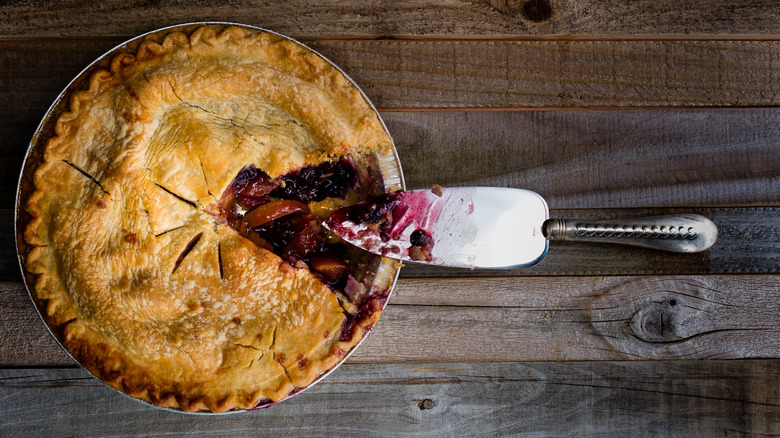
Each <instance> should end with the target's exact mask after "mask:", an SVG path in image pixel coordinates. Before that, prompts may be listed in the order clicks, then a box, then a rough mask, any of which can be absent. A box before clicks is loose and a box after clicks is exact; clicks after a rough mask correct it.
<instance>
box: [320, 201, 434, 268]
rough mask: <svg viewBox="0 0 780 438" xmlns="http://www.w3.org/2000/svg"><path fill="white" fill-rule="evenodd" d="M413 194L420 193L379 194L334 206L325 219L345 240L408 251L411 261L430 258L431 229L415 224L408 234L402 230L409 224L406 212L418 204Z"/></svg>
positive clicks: (390, 252)
mask: <svg viewBox="0 0 780 438" xmlns="http://www.w3.org/2000/svg"><path fill="white" fill-rule="evenodd" d="M416 198H421V197H420V196H419V195H418V194H415V192H396V193H387V194H383V195H379V196H377V197H375V198H372V199H368V200H366V201H363V202H360V203H357V204H354V205H350V206H348V207H343V208H341V209H339V210H337V211H336V212H335V213H334V214H333V215H332V216H331V217H329V218H328V219H327V220H326V223H327V224H328V226H329V227H330V228H331V229H333V230H335V231H337V232H338V233H339V234H340V235H342V236H344V237H345V238H347V239H348V240H351V241H353V242H356V243H360V244H361V245H362V246H365V247H367V248H372V250H373V249H376V250H378V251H379V252H381V253H382V255H385V256H388V257H402V256H403V255H408V257H409V258H410V259H411V260H414V261H431V260H432V256H431V250H432V249H433V243H434V239H433V236H432V235H431V232H430V231H429V230H426V229H423V228H417V229H415V230H414V231H412V232H411V234H408V237H406V236H407V234H406V233H405V232H406V230H407V228H409V227H410V226H411V225H413V224H412V221H410V217H409V215H408V214H407V213H409V212H410V209H414V208H419V204H420V202H418V201H419V200H418V199H416ZM407 239H408V242H407V241H406V240H407ZM380 242H381V243H380ZM404 252H406V254H404Z"/></svg>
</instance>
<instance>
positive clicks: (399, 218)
mask: <svg viewBox="0 0 780 438" xmlns="http://www.w3.org/2000/svg"><path fill="white" fill-rule="evenodd" d="M437 192H438V191H437ZM325 226H326V227H327V228H328V229H330V230H331V231H332V232H334V233H335V234H337V235H338V236H340V237H341V238H342V239H344V240H346V241H347V242H349V243H351V244H353V245H356V246H358V247H360V248H362V249H364V250H366V251H369V252H372V253H374V254H379V255H383V256H387V257H391V258H396V259H400V260H405V261H415V262H420V263H428V264H432V265H439V266H450V267H459V268H494V269H495V268H524V267H528V266H532V265H535V264H537V263H539V262H540V261H542V259H543V258H544V256H545V255H546V254H547V248H548V240H570V241H583V242H608V243H622V244H627V245H635V246H643V247H647V248H655V249H661V250H666V251H672V252H681V253H692V252H700V251H705V250H706V249H708V248H710V247H711V246H712V245H713V244H714V243H715V241H716V239H717V235H718V230H717V227H716V226H715V224H714V223H713V222H712V221H711V220H709V219H708V218H706V217H704V216H700V215H695V214H681V215H668V216H649V217H642V218H632V219H626V220H609V221H597V220H573V219H550V218H549V210H548V208H547V203H546V202H545V200H544V198H542V197H541V196H540V195H539V194H537V193H535V192H532V191H530V190H522V189H510V188H499V187H454V188H445V189H442V190H441V191H440V192H439V193H438V194H437V193H433V192H432V191H431V190H413V191H406V192H397V193H395V194H393V195H387V196H385V197H384V198H381V199H379V200H377V201H374V202H373V203H372V202H364V203H361V204H357V206H352V207H346V208H345V209H341V210H339V211H337V212H336V213H334V214H333V215H332V216H331V217H329V218H328V219H327V220H326V221H325ZM413 243H414V245H413ZM431 244H432V246H431Z"/></svg>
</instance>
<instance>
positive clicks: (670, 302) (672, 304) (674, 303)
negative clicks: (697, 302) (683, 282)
mask: <svg viewBox="0 0 780 438" xmlns="http://www.w3.org/2000/svg"><path fill="white" fill-rule="evenodd" d="M669 305H670V306H676V305H677V300H669Z"/></svg>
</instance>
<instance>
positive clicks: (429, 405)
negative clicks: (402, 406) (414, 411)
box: [417, 398, 436, 411]
mask: <svg viewBox="0 0 780 438" xmlns="http://www.w3.org/2000/svg"><path fill="white" fill-rule="evenodd" d="M435 406H436V402H434V401H433V400H431V399H429V398H426V399H424V400H420V403H418V404H417V407H418V408H420V410H421V411H427V410H430V409H433V408H434V407H435Z"/></svg>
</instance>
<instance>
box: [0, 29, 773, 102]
mask: <svg viewBox="0 0 780 438" xmlns="http://www.w3.org/2000/svg"><path fill="white" fill-rule="evenodd" d="M121 41H122V40H120V39H97V40H86V41H82V40H65V41H59V40H46V41H37V40H36V41H9V42H5V43H3V44H0V61H2V64H0V65H2V69H3V74H2V77H3V79H2V81H0V92H2V93H0V111H3V110H15V111H18V110H21V109H27V110H41V109H45V108H48V106H49V105H50V104H51V102H52V100H53V99H54V97H56V96H57V94H59V92H60V91H61V90H62V89H63V88H64V87H65V85H66V84H67V83H68V82H70V80H71V79H72V78H73V77H75V76H76V74H77V73H78V72H80V71H81V70H82V69H83V68H84V67H86V66H87V65H88V64H89V63H91V62H92V61H93V60H94V59H95V58H97V57H98V56H99V55H101V54H102V53H103V52H105V51H106V50H108V49H109V48H111V47H113V46H114V45H116V44H118V43H120V42H121ZM310 46H311V47H312V48H314V49H316V50H318V51H320V52H322V53H323V54H324V55H325V56H326V57H328V58H330V59H331V60H333V61H334V62H335V63H336V64H337V65H339V66H340V67H342V68H343V69H344V70H345V71H346V72H347V73H348V74H349V75H350V76H351V77H352V78H353V79H355V80H356V81H357V83H358V84H360V86H361V87H363V88H364V90H365V91H366V93H367V94H368V96H369V98H371V100H372V101H373V103H374V104H375V105H377V106H378V107H379V108H380V109H404V108H475V107H479V108H518V107H522V108H528V107H530V108H586V107H605V106H609V107H675V106H740V107H745V106H767V105H777V104H778V103H779V102H780V96H779V95H778V89H777V84H778V82H779V81H778V69H777V59H778V57H779V55H780V43H779V42H778V41H777V40H767V41H742V40H713V41H710V40H702V41H647V40H614V41H611V40H608V41H580V40H571V41H504V40H498V41H497V40H489V41H471V40H458V41H451V40H443V41H404V40H381V41H333V40H327V41H312V42H310Z"/></svg>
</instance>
